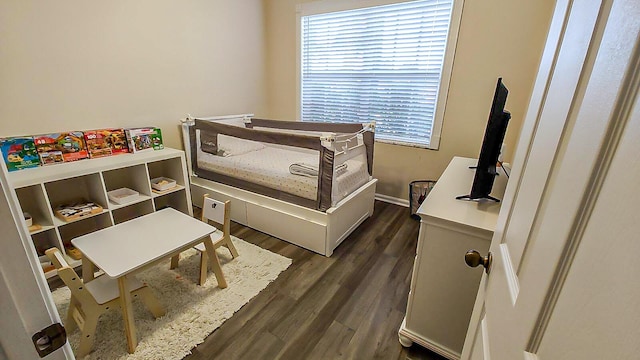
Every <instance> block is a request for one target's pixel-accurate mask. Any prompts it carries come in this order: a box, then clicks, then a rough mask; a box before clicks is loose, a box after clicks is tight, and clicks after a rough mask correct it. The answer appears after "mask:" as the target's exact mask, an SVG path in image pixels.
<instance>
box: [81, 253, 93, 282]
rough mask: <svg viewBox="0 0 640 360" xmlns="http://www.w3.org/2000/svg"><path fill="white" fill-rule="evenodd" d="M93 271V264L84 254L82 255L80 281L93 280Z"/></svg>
mask: <svg viewBox="0 0 640 360" xmlns="http://www.w3.org/2000/svg"><path fill="white" fill-rule="evenodd" d="M94 272H95V266H94V265H93V263H92V262H91V260H89V259H87V257H86V256H83V257H82V281H84V282H89V281H91V280H93V273H94Z"/></svg>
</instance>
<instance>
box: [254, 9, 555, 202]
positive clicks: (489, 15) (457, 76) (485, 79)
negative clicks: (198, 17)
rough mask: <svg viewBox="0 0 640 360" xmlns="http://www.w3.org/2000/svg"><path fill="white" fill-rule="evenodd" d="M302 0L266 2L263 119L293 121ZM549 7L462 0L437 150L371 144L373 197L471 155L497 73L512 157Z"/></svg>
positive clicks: (399, 194)
mask: <svg viewBox="0 0 640 360" xmlns="http://www.w3.org/2000/svg"><path fill="white" fill-rule="evenodd" d="M400 1H401V0H388V2H400ZM304 2H308V1H305V0H265V2H264V4H265V15H266V28H267V33H266V35H267V89H268V93H267V99H268V116H270V117H273V118H280V119H297V118H298V116H297V114H296V96H297V95H296V73H295V71H296V70H295V69H296V12H295V8H296V5H297V4H299V3H304ZM554 4H555V1H553V0H544V1H513V0H483V1H473V0H467V1H465V3H464V8H463V15H462V20H461V25H460V32H459V36H458V44H457V50H456V56H455V60H454V67H453V72H452V77H451V85H450V90H449V96H448V100H447V105H446V109H445V117H444V123H443V130H442V140H441V143H440V149H439V150H437V151H434V150H425V149H416V148H411V147H405V146H398V145H389V144H383V143H379V142H378V143H376V147H375V161H374V176H375V177H377V178H378V179H379V182H378V188H377V192H378V193H379V194H383V195H387V196H391V197H396V198H402V199H407V198H408V184H409V182H410V181H412V180H418V179H437V178H438V177H439V176H440V175H441V173H442V171H443V170H444V168H445V167H446V165H447V164H448V163H449V161H450V160H451V158H452V157H453V156H467V157H477V156H478V154H479V152H480V145H481V143H482V138H483V135H484V128H485V126H486V122H487V118H488V115H489V109H490V107H491V99H492V96H493V91H494V90H495V83H496V79H497V78H498V77H499V76H502V77H503V78H504V82H505V84H506V85H507V87H508V88H509V97H508V100H507V106H506V108H507V109H508V110H509V111H510V112H511V114H512V120H511V123H510V125H509V128H508V131H507V139H506V154H505V160H506V161H510V160H511V158H512V156H513V151H514V149H515V147H516V141H517V138H518V135H519V133H520V127H521V124H522V117H523V114H525V111H526V106H527V104H528V100H529V96H530V93H531V89H532V87H533V80H534V76H535V73H536V71H537V66H538V62H539V59H540V56H541V53H542V48H543V45H544V40H545V39H546V35H547V29H548V26H549V23H550V19H551V14H552V10H553V6H554ZM469 186H471V184H469Z"/></svg>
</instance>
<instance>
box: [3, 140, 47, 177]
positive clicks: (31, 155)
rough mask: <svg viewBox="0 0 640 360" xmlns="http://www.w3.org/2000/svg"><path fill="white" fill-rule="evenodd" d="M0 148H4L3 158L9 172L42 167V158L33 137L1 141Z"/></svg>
mask: <svg viewBox="0 0 640 360" xmlns="http://www.w3.org/2000/svg"><path fill="white" fill-rule="evenodd" d="M0 148H2V158H3V159H4V162H5V164H7V170H9V171H16V170H21V169H27V168H32V167H37V166H40V158H39V157H38V152H37V151H36V147H35V145H34V143H33V138H32V137H26V136H25V137H10V138H4V139H0Z"/></svg>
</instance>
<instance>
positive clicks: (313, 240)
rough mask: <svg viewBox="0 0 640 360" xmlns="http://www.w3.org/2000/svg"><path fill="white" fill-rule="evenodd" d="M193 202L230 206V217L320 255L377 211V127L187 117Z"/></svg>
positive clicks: (237, 117)
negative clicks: (207, 198)
mask: <svg viewBox="0 0 640 360" xmlns="http://www.w3.org/2000/svg"><path fill="white" fill-rule="evenodd" d="M182 130H183V138H184V142H185V149H186V152H187V161H188V163H189V168H190V175H191V194H192V198H193V203H194V204H196V205H198V204H199V201H200V200H201V199H202V195H203V194H205V193H209V194H210V195H211V196H212V197H214V198H216V199H218V200H230V201H231V202H232V206H231V218H232V219H233V220H234V221H236V222H239V223H241V224H243V225H247V226H250V227H252V228H255V229H257V230H260V231H263V232H265V233H268V234H270V235H273V236H276V237H278V238H281V239H283V240H286V241H289V242H291V243H294V244H296V245H299V246H302V247H304V248H306V249H309V250H312V251H315V252H317V253H319V254H322V255H325V256H330V255H331V254H332V253H333V250H334V249H335V248H336V247H337V246H338V245H339V244H340V243H341V242H342V241H343V240H344V239H345V238H346V237H347V236H348V235H349V234H350V233H351V232H352V231H353V230H355V228H356V227H357V226H358V225H359V224H360V223H362V222H363V221H364V220H366V219H367V218H368V217H369V216H371V214H372V213H373V202H374V197H375V185H376V182H377V180H376V179H373V178H372V176H371V173H372V162H373V139H374V138H373V130H374V126H373V124H364V125H361V124H326V123H305V122H298V121H275V120H264V119H255V118H252V115H250V114H244V115H231V116H220V117H210V118H202V119H200V118H199V119H193V118H190V119H186V120H183V122H182Z"/></svg>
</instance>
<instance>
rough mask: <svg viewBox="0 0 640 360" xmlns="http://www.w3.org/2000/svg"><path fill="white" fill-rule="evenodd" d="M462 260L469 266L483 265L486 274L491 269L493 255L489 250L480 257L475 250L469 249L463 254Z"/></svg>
mask: <svg viewBox="0 0 640 360" xmlns="http://www.w3.org/2000/svg"><path fill="white" fill-rule="evenodd" d="M464 262H466V263H467V265H469V266H470V267H476V266H478V265H482V266H484V271H485V272H486V273H487V274H488V273H489V271H491V263H493V255H491V251H489V253H488V254H487V256H485V257H482V255H480V253H479V252H478V251H476V250H469V251H467V253H466V254H464Z"/></svg>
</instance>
